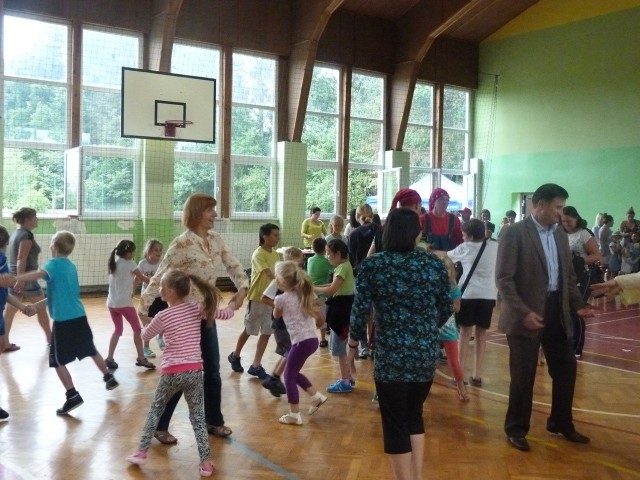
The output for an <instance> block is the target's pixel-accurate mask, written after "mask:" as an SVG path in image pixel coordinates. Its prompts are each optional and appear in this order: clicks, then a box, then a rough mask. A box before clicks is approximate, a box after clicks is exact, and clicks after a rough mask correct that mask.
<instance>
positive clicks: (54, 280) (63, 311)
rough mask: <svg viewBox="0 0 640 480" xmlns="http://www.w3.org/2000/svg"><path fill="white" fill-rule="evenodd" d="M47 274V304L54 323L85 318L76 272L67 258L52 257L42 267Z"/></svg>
mask: <svg viewBox="0 0 640 480" xmlns="http://www.w3.org/2000/svg"><path fill="white" fill-rule="evenodd" d="M42 270H44V271H45V272H47V275H46V276H45V278H44V279H45V280H46V282H47V297H48V298H47V303H48V305H49V312H50V313H51V318H53V321H54V322H64V321H65V320H72V319H74V318H78V317H84V316H86V315H87V314H86V312H85V310H84V306H83V305H82V302H81V301H80V282H79V281H78V270H77V269H76V266H75V265H74V264H73V262H71V260H69V259H68V258H67V257H54V258H52V259H50V260H48V261H47V263H45V264H44V266H43V267H42Z"/></svg>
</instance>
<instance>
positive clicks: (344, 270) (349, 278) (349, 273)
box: [333, 260, 355, 297]
mask: <svg viewBox="0 0 640 480" xmlns="http://www.w3.org/2000/svg"><path fill="white" fill-rule="evenodd" d="M333 276H334V278H335V277H340V278H342V280H343V281H342V286H341V287H340V289H339V290H338V291H337V292H336V293H335V295H334V297H338V296H340V295H353V294H354V292H355V290H354V281H353V267H352V266H351V262H349V260H345V261H344V262H342V263H341V264H340V265H338V266H337V267H335V270H334V271H333Z"/></svg>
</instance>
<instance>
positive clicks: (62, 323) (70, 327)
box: [16, 231, 118, 415]
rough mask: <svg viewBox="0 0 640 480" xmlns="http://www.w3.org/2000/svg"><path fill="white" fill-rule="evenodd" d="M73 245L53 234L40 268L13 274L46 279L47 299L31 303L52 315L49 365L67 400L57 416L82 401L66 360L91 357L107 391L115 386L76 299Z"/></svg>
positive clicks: (66, 235)
mask: <svg viewBox="0 0 640 480" xmlns="http://www.w3.org/2000/svg"><path fill="white" fill-rule="evenodd" d="M75 244H76V239H75V237H74V236H73V234H72V233H71V232H66V231H61V232H58V233H56V234H55V235H54V236H53V238H52V239H51V245H50V247H49V248H50V249H51V256H52V258H51V259H50V260H49V261H47V263H45V264H44V266H43V267H42V269H40V270H35V271H33V272H29V273H25V274H23V275H18V276H17V277H16V280H22V281H34V280H39V279H41V278H44V280H45V281H46V282H47V295H48V298H46V299H44V300H42V301H40V302H38V303H35V304H34V307H36V308H43V307H44V306H45V305H48V307H49V312H50V314H51V318H53V330H52V336H51V347H50V349H49V366H50V367H52V368H55V369H56V373H57V374H58V378H60V381H61V382H62V385H64V388H65V389H66V390H67V392H66V396H67V400H66V401H65V402H64V405H63V406H62V407H61V408H59V409H58V410H57V411H56V413H57V414H58V415H66V414H68V413H69V412H70V411H71V410H73V409H74V408H77V407H79V406H80V405H82V404H83V403H84V400H82V397H81V396H80V393H78V391H77V390H76V389H75V387H74V385H73V379H72V378H71V374H70V373H69V370H68V369H67V367H66V364H67V363H71V362H73V361H74V360H75V359H76V358H77V359H78V360H82V359H83V358H85V357H91V358H92V359H93V361H94V362H95V364H96V366H97V367H98V369H99V370H100V371H101V372H102V374H103V377H102V379H103V380H104V382H105V386H106V388H107V390H113V389H114V388H116V387H117V386H118V382H117V381H116V379H115V378H114V377H113V374H112V373H110V372H109V370H108V369H107V365H106V364H105V362H104V358H103V357H102V355H100V354H99V353H98V351H97V350H96V347H95V345H94V344H93V333H92V332H91V327H90V326H89V322H88V321H87V314H86V312H85V309H84V306H83V305H82V301H81V300H80V282H79V281H78V270H77V269H76V266H75V265H74V264H73V263H72V262H71V260H69V258H68V256H69V255H71V252H73V249H74V247H75Z"/></svg>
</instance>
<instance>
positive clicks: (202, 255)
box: [139, 193, 249, 444]
mask: <svg viewBox="0 0 640 480" xmlns="http://www.w3.org/2000/svg"><path fill="white" fill-rule="evenodd" d="M217 216H218V214H217V213H216V199H215V198H213V197H212V196H210V195H207V194H205V193H194V194H193V195H191V196H190V197H189V198H187V201H186V202H185V204H184V207H183V211H182V224H183V225H184V226H185V228H186V229H187V230H186V231H185V232H183V233H182V234H180V235H179V236H178V237H176V238H175V239H174V240H173V241H172V242H171V244H170V245H169V248H168V249H167V253H166V255H165V256H164V258H163V259H162V262H161V263H160V266H159V267H158V270H157V271H156V273H155V275H154V276H153V277H152V278H151V280H150V281H149V286H148V287H147V289H146V290H145V291H144V293H143V294H142V296H141V298H140V307H139V313H140V314H141V315H147V313H148V311H149V306H150V305H151V304H152V303H153V300H154V299H155V298H156V297H157V296H158V295H159V292H160V279H161V278H162V275H164V273H165V272H166V271H167V270H169V269H178V270H182V271H183V272H188V273H192V274H193V275H196V276H198V277H199V278H201V279H203V280H205V281H206V282H208V283H209V284H210V285H215V284H216V280H217V277H216V272H217V271H218V267H219V266H220V264H221V263H222V264H223V265H224V266H225V268H226V270H227V273H228V274H229V277H230V278H231V280H232V281H233V283H234V285H235V286H236V289H237V290H238V292H237V293H236V294H235V295H234V296H233V297H232V298H231V300H230V301H229V303H228V305H227V307H226V308H225V309H223V310H222V311H221V312H220V315H218V317H217V318H231V317H232V316H233V312H234V311H235V310H237V309H238V308H240V307H241V306H242V301H243V300H244V297H245V296H246V294H247V291H248V289H249V279H248V278H247V275H246V273H245V271H244V269H243V268H242V265H241V264H240V262H239V261H238V260H237V259H236V258H235V257H234V256H233V255H232V254H231V251H230V250H229V247H227V245H226V243H225V242H224V240H223V239H222V237H221V236H220V235H219V234H218V233H216V232H214V231H213V225H214V221H215V218H216V217H217ZM187 300H189V301H200V300H202V295H201V294H200V292H199V291H198V289H197V288H192V289H191V293H190V294H189V297H188V298H187ZM200 345H201V348H202V361H203V370H204V410H205V417H206V421H207V429H208V431H209V433H210V434H212V435H215V436H218V437H228V436H229V435H231V433H232V432H231V429H230V428H229V427H227V426H226V425H225V424H224V418H223V416H222V411H221V409H220V403H221V396H222V380H221V379H220V349H219V347H218V333H217V330H216V325H215V323H214V325H213V326H212V327H207V326H206V324H205V323H204V322H203V324H202V333H201V340H200ZM181 394H182V392H180V393H178V394H176V396H174V397H173V398H172V399H171V400H170V401H169V403H168V404H167V408H166V409H165V411H164V414H163V415H162V417H161V418H160V421H159V422H158V428H157V430H156V434H155V437H156V438H157V439H158V440H159V441H160V442H162V443H168V444H171V443H176V442H177V439H176V438H175V437H174V436H173V435H171V434H169V432H168V428H169V420H170V419H171V416H172V415H173V411H174V409H175V407H176V405H177V403H178V401H179V400H180V396H181Z"/></svg>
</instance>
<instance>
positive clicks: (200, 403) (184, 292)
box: [127, 270, 227, 477]
mask: <svg viewBox="0 0 640 480" xmlns="http://www.w3.org/2000/svg"><path fill="white" fill-rule="evenodd" d="M191 282H193V284H194V285H195V286H196V287H197V288H198V290H200V292H201V293H202V296H203V303H202V304H200V303H190V302H186V301H185V298H186V297H187V296H188V295H189V292H190V289H191ZM160 295H161V296H162V299H163V300H164V301H165V302H167V303H168V304H169V308H167V309H166V310H163V311H161V312H159V313H158V314H157V315H156V316H155V317H154V318H153V320H152V321H151V323H150V324H149V325H148V326H147V327H145V328H144V329H143V331H142V338H143V339H145V340H149V339H151V338H153V337H155V336H156V335H159V334H163V335H164V340H165V344H166V348H165V351H164V355H163V356H162V365H161V370H160V371H161V374H162V375H161V376H160V381H159V382H158V387H157V388H156V393H155V397H154V400H153V403H152V404H151V409H150V411H149V414H148V415H147V421H146V423H145V426H144V429H143V431H142V438H141V439H140V444H139V448H138V451H137V452H135V453H134V454H132V455H129V456H128V457H127V460H128V461H129V462H131V463H134V464H137V465H142V464H144V463H146V461H147V450H148V449H149V445H150V444H151V439H152V438H153V434H154V432H155V430H156V427H157V425H158V420H159V419H160V415H161V414H162V412H163V411H164V408H165V406H166V404H167V402H168V401H169V399H170V398H171V397H173V395H174V394H175V393H177V392H179V391H182V392H183V393H184V398H185V399H186V400H187V405H188V406H189V420H191V425H192V426H193V431H194V433H195V436H196V442H197V444H198V452H199V454H200V475H202V476H205V477H208V476H210V475H211V474H212V473H213V470H214V468H213V463H212V462H211V459H210V458H209V457H210V454H211V451H210V449H209V436H208V434H207V426H206V423H205V417H204V390H203V383H202V353H201V351H200V331H201V330H200V328H201V322H202V319H204V320H205V321H206V322H207V323H209V324H213V322H214V319H215V318H223V317H224V318H227V317H226V316H224V315H221V314H218V310H217V305H218V300H219V294H218V290H217V289H216V288H215V287H212V286H210V285H209V284H207V283H206V282H204V281H203V280H201V279H200V278H198V277H195V276H193V275H189V274H186V273H184V272H181V271H179V270H169V271H167V272H166V273H165V274H164V275H163V276H162V280H161V281H160Z"/></svg>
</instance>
